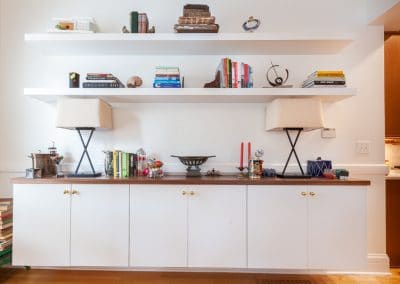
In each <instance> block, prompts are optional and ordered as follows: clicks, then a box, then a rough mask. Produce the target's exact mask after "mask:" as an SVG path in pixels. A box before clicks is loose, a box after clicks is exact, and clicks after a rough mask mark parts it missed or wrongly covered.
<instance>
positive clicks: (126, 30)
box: [122, 26, 131, 34]
mask: <svg viewBox="0 0 400 284" xmlns="http://www.w3.org/2000/svg"><path fill="white" fill-rule="evenodd" d="M122 33H124V34H130V33H131V32H130V31H129V30H128V29H127V28H126V26H124V27H123V28H122Z"/></svg>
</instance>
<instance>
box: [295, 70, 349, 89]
mask: <svg viewBox="0 0 400 284" xmlns="http://www.w3.org/2000/svg"><path fill="white" fill-rule="evenodd" d="M302 87H303V88H344V87H346V77H345V75H344V72H343V71H341V70H337V71H315V72H313V73H312V74H311V75H309V76H308V78H307V80H305V81H304V82H303V86H302Z"/></svg>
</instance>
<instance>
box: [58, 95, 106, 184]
mask: <svg viewBox="0 0 400 284" xmlns="http://www.w3.org/2000/svg"><path fill="white" fill-rule="evenodd" d="M56 127H58V128H66V129H74V130H77V131H78V134H79V137H80V139H81V142H82V145H83V149H84V150H83V153H82V156H81V158H80V160H79V163H78V166H77V167H76V170H75V172H74V173H73V174H71V175H69V177H98V176H101V173H96V172H95V170H94V167H93V164H92V161H91V159H90V156H89V153H88V151H87V149H88V146H89V143H90V140H91V139H92V136H93V133H94V131H95V130H96V129H111V128H112V108H111V106H110V105H109V104H107V103H106V102H104V101H102V100H100V99H61V100H59V101H58V107H57V122H56ZM82 131H90V134H89V138H88V140H87V141H86V142H85V141H84V140H83V137H82ZM85 155H86V156H87V158H88V160H89V163H90V167H91V169H92V173H79V168H80V166H81V163H82V160H83V158H84V156H85Z"/></svg>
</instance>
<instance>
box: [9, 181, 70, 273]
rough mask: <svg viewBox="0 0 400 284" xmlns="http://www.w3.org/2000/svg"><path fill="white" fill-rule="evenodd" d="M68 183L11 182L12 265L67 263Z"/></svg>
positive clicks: (68, 224)
mask: <svg viewBox="0 0 400 284" xmlns="http://www.w3.org/2000/svg"><path fill="white" fill-rule="evenodd" d="M68 189H69V186H68V185H55V184H52V185H43V184H40V185H33V184H29V185H14V212H13V218H14V220H13V222H14V225H13V231H14V234H13V265H25V266H69V264H70V263H69V232H70V231H69V229H70V227H69V226H70V196H69V195H68V194H64V191H65V190H68Z"/></svg>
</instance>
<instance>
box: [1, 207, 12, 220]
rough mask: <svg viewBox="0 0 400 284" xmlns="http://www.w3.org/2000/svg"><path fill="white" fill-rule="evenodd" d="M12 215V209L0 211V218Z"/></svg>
mask: <svg viewBox="0 0 400 284" xmlns="http://www.w3.org/2000/svg"><path fill="white" fill-rule="evenodd" d="M11 216H12V210H11V209H10V210H7V211H0V218H2V219H3V218H7V217H11Z"/></svg>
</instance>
